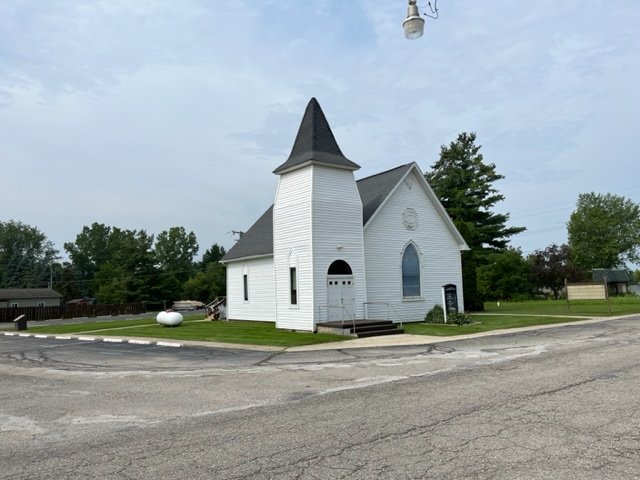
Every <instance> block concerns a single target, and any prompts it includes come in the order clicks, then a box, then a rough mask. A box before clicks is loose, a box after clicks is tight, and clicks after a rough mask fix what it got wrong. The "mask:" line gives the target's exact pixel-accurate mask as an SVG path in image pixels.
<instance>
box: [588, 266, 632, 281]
mask: <svg viewBox="0 0 640 480" xmlns="http://www.w3.org/2000/svg"><path fill="white" fill-rule="evenodd" d="M591 274H592V275H593V281H594V282H602V281H604V279H605V277H606V279H607V283H629V282H633V274H632V273H631V272H628V271H626V270H614V269H610V268H594V269H593V270H591Z"/></svg>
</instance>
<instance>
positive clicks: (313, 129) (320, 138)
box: [273, 98, 360, 175]
mask: <svg viewBox="0 0 640 480" xmlns="http://www.w3.org/2000/svg"><path fill="white" fill-rule="evenodd" d="M310 163H315V164H320V165H326V166H330V167H336V168H344V169H346V170H357V169H359V168H360V166H359V165H358V164H356V163H354V162H352V161H351V160H349V159H348V158H347V157H345V156H344V155H343V154H342V151H341V150H340V147H339V146H338V143H337V142H336V139H335V137H334V136H333V132H332V131H331V127H330V126H329V123H328V122H327V119H326V117H325V116H324V113H323V112H322V108H320V104H319V103H318V101H317V100H316V99H315V98H312V99H311V100H309V104H308V105H307V109H306V110H305V112H304V116H303V117H302V122H300V128H299V129H298V135H297V136H296V140H295V142H294V143H293V148H292V149H291V154H290V155H289V158H288V159H287V161H286V162H284V163H283V164H282V165H280V166H279V167H278V168H276V169H275V170H274V171H273V173H275V174H278V175H280V174H282V173H285V172H288V171H290V170H295V169H296V168H299V167H301V166H302V165H307V164H310Z"/></svg>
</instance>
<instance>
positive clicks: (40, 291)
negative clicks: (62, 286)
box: [0, 288, 62, 300]
mask: <svg viewBox="0 0 640 480" xmlns="http://www.w3.org/2000/svg"><path fill="white" fill-rule="evenodd" d="M18 298H23V299H26V298H62V295H60V294H59V293H58V292H56V291H55V290H52V289H50V288H0V299H2V300H13V299H18Z"/></svg>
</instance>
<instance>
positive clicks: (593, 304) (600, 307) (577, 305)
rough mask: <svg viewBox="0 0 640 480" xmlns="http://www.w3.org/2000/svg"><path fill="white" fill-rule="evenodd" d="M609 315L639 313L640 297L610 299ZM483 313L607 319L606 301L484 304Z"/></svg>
mask: <svg viewBox="0 0 640 480" xmlns="http://www.w3.org/2000/svg"><path fill="white" fill-rule="evenodd" d="M609 300H610V302H611V315H628V314H631V313H640V297H631V296H629V297H611V298H610V299H609ZM484 308H485V313H514V314H529V315H582V316H588V317H608V316H609V307H608V306H607V301H606V300H573V301H571V302H569V305H568V306H567V301H566V300H532V301H528V302H500V306H498V304H497V303H496V302H486V303H485V304H484Z"/></svg>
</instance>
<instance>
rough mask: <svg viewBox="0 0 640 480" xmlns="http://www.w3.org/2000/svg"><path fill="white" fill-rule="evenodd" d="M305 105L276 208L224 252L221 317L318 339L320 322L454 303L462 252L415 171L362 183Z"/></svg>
mask: <svg viewBox="0 0 640 480" xmlns="http://www.w3.org/2000/svg"><path fill="white" fill-rule="evenodd" d="M359 168H360V167H359V166H358V165H357V164H356V163H354V162H352V161H351V160H349V159H347V158H346V157H345V156H344V155H343V154H342V151H341V150H340V147H339V146H338V144H337V142H336V140H335V138H334V136H333V133H332V131H331V128H330V127H329V124H328V122H327V120H326V118H325V115H324V113H323V112H322V109H321V108H320V105H319V104H318V102H317V101H316V99H315V98H312V99H311V101H310V102H309V104H308V105H307V109H306V111H305V113H304V117H303V118H302V122H301V124H300V128H299V130H298V134H297V136H296V139H295V142H294V144H293V149H292V151H291V155H290V156H289V158H288V159H287V161H286V162H284V163H283V164H282V165H280V166H279V167H278V168H276V169H275V170H274V171H273V173H274V174H276V175H278V177H279V180H278V186H277V190H276V194H275V201H274V203H273V205H272V206H270V207H269V208H268V209H267V211H266V212H264V213H263V214H262V216H261V217H260V218H259V219H258V220H257V221H256V222H255V223H254V224H253V226H251V228H249V229H248V230H247V231H246V233H245V234H244V235H242V237H241V238H240V239H239V240H238V241H237V242H236V244H235V245H234V246H233V247H232V248H231V249H229V251H228V253H227V254H226V256H225V257H224V258H223V259H222V263H223V264H225V265H226V267H227V318H229V319H231V320H255V321H268V322H273V321H275V323H276V327H277V328H282V329H291V330H307V331H316V325H317V324H318V323H321V322H327V321H342V320H344V321H348V320H354V319H356V320H360V319H362V320H365V319H385V320H392V321H394V322H401V321H402V322H410V321H421V320H424V317H425V314H426V312H427V311H428V310H430V309H431V308H432V307H433V306H434V305H436V304H440V305H442V304H443V293H442V288H443V286H444V285H451V284H453V285H455V286H456V287H457V300H458V302H457V303H458V305H464V303H463V298H462V269H461V258H460V255H461V251H462V250H466V249H468V247H467V244H466V243H465V241H464V239H463V238H462V236H461V235H460V233H459V232H458V230H457V229H456V228H455V226H454V225H453V223H452V221H451V219H450V218H449V216H448V215H447V213H446V211H445V209H444V208H443V206H442V205H441V203H440V201H439V200H438V199H437V198H436V196H435V194H434V192H433V190H432V189H431V187H429V185H428V184H427V182H426V180H425V178H424V176H423V174H422V172H421V171H420V169H419V167H418V165H416V164H415V163H409V164H406V165H400V166H398V167H396V168H393V169H391V170H388V171H385V172H382V173H379V174H377V175H372V176H370V177H366V178H362V179H360V180H358V181H356V180H355V178H354V171H356V170H358V169H359Z"/></svg>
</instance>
